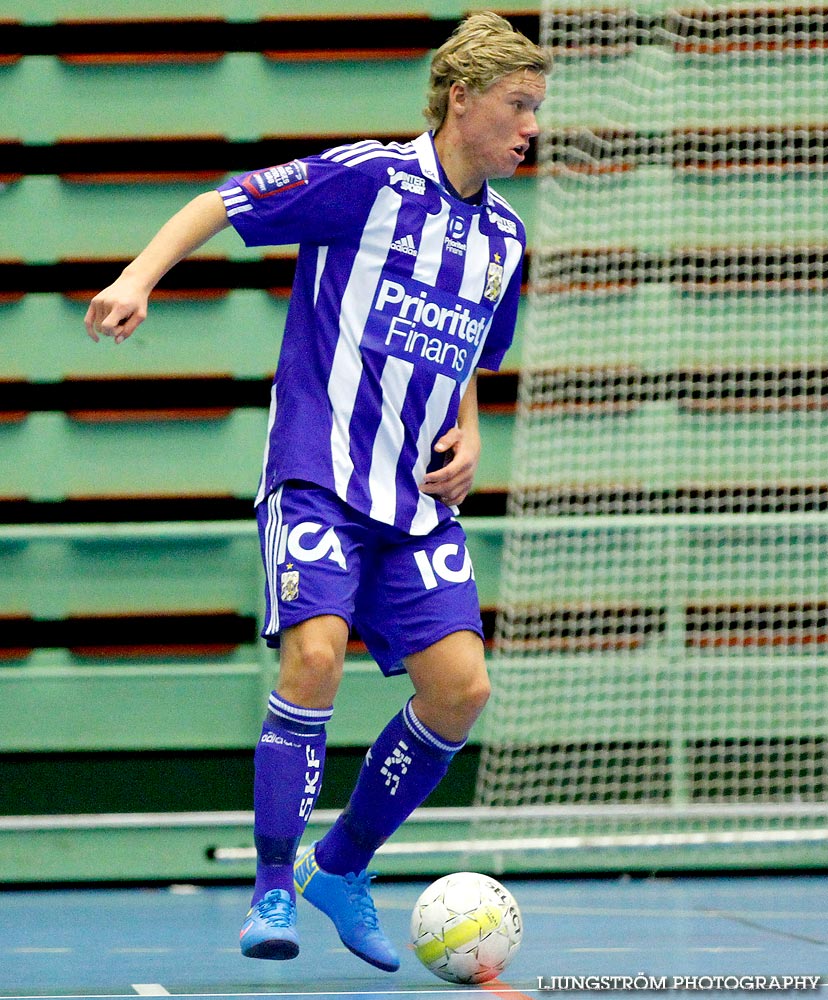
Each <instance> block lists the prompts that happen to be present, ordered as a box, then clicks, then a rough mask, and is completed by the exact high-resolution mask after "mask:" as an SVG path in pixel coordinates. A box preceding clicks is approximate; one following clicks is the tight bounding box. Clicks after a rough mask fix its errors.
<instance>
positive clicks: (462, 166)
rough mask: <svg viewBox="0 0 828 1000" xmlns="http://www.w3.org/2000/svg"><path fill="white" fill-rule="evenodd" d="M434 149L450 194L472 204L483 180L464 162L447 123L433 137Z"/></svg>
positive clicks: (459, 147)
mask: <svg viewBox="0 0 828 1000" xmlns="http://www.w3.org/2000/svg"><path fill="white" fill-rule="evenodd" d="M434 148H435V150H436V151H437V157H438V159H439V161H440V166H441V168H442V170H443V174H444V175H445V178H446V180H447V181H448V183H449V185H450V188H451V191H452V193H453V194H456V195H457V197H458V198H461V199H462V200H463V201H472V202H473V201H474V200H475V199H476V198H477V197H478V196H479V194H480V191H481V190H482V188H483V184H484V181H485V178H484V177H480V176H479V175H478V173H477V171H475V170H473V169H472V168H471V166H470V164H468V163H467V162H466V159H465V157H464V156H463V154H462V146H460V145H459V143H458V142H457V141H456V139H455V137H454V136H452V134H451V126H450V123H448V122H447V123H446V124H445V125H444V126H443V128H441V129H440V131H439V132H438V133H437V135H435V136H434Z"/></svg>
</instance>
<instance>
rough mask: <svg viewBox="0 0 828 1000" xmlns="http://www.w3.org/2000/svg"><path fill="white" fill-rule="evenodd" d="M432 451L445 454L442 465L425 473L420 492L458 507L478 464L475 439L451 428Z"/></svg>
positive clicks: (477, 448)
mask: <svg viewBox="0 0 828 1000" xmlns="http://www.w3.org/2000/svg"><path fill="white" fill-rule="evenodd" d="M434 450H435V451H436V452H438V453H439V452H441V453H444V454H445V456H446V461H445V464H444V465H443V467H442V468H441V469H435V470H434V471H433V472H429V473H427V475H426V477H425V479H424V480H423V483H422V485H421V486H420V490H421V491H422V492H423V493H428V494H429V495H430V496H433V497H437V499H438V500H442V501H443V503H445V504H448V505H449V506H450V507H451V506H455V505H456V504H459V503H462V502H463V501H464V500H465V499H466V496H467V495H468V492H469V490H470V489H471V486H472V481H473V480H474V474H475V472H476V471H477V463H478V462H479V461H480V437H479V435H478V434H477V433H476V432H474V433H472V432H471V431H469V430H463V429H462V428H460V427H452V428H451V429H450V430H448V431H446V433H445V434H444V435H443V436H442V437H441V438H440V439H439V440H438V441H437V443H436V444H435V445H434Z"/></svg>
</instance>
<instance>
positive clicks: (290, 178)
mask: <svg viewBox="0 0 828 1000" xmlns="http://www.w3.org/2000/svg"><path fill="white" fill-rule="evenodd" d="M307 183H308V168H307V165H306V164H305V163H303V162H302V161H301V160H293V161H291V162H290V163H283V164H282V165H281V166H279V167H268V169H267V170H257V171H255V172H254V173H252V174H247V176H246V177H245V178H244V180H243V181H242V184H243V186H244V187H245V188H246V190H247V191H248V192H249V193H250V194H252V195H253V197H254V198H269V197H271V195H274V194H279V193H280V192H282V191H288V190H290V188H294V187H297V186H298V185H299V184H307Z"/></svg>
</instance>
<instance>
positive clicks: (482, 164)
mask: <svg viewBox="0 0 828 1000" xmlns="http://www.w3.org/2000/svg"><path fill="white" fill-rule="evenodd" d="M545 96H546V80H545V79H544V77H543V75H542V74H540V73H534V72H532V71H531V70H518V71H517V72H515V73H509V74H508V75H507V76H504V77H501V78H500V79H499V80H497V81H496V82H495V83H493V84H492V85H491V87H489V89H488V90H485V91H483V93H482V94H480V93H475V92H474V91H467V92H466V94H465V103H464V111H463V114H462V116H461V121H462V132H463V142H464V147H465V149H464V152H465V156H466V160H467V162H468V163H469V164H470V165H473V167H474V169H475V170H476V172H477V173H478V177H479V180H480V182H481V183H482V182H483V180H488V179H489V178H494V177H511V176H512V174H513V173H514V172H515V170H517V168H518V167H519V166H520V164H521V163H523V161H524V159H525V158H526V153H527V151H528V149H529V143H530V141H531V140H532V139H534V138H535V136H537V134H538V132H539V131H540V129H539V128H538V121H537V117H536V115H537V111H538V108H540V106H541V103H542V101H543V99H544V97H545Z"/></svg>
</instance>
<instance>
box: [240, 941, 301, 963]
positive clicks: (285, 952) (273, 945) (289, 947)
mask: <svg viewBox="0 0 828 1000" xmlns="http://www.w3.org/2000/svg"><path fill="white" fill-rule="evenodd" d="M242 954H243V955H244V956H245V958H269V959H271V961H275V962H284V961H287V959H290V958H296V956H297V955H298V954H299V945H298V944H297V943H296V942H295V941H260V942H259V943H258V944H254V945H253V946H252V947H251V948H248V949H247V950H245V951H243V952H242Z"/></svg>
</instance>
